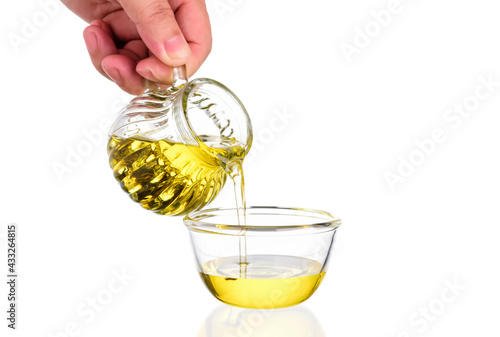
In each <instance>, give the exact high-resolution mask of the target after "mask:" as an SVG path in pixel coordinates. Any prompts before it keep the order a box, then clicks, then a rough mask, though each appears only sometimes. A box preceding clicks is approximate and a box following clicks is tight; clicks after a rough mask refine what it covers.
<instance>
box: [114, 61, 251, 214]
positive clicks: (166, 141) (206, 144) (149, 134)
mask: <svg viewBox="0 0 500 337" xmlns="http://www.w3.org/2000/svg"><path fill="white" fill-rule="evenodd" d="M173 76H174V82H173V85H172V87H170V88H168V89H166V90H161V89H157V90H153V91H147V92H145V93H144V94H142V95H140V96H137V97H135V98H134V99H133V100H132V101H131V102H130V103H129V104H128V105H127V106H126V107H125V108H124V109H123V110H122V111H121V112H120V113H119V114H118V118H117V120H116V121H115V123H114V124H113V126H112V127H111V130H110V132H109V142H108V154H109V163H110V166H111V168H112V169H113V173H114V176H115V178H116V179H117V180H118V182H119V183H120V186H121V187H122V189H123V190H124V191H125V192H127V193H128V194H129V195H130V197H131V198H132V200H134V201H136V202H138V203H139V204H140V205H141V206H142V207H143V208H145V209H148V210H151V211H153V212H156V213H158V214H161V215H182V214H187V213H189V212H191V211H196V210H199V209H201V208H202V207H204V206H205V205H207V204H208V203H210V202H211V201H212V200H213V199H214V198H215V197H216V196H217V194H218V193H219V191H220V190H221V188H222V187H223V186H224V184H225V181H226V179H227V175H228V174H229V172H230V171H231V170H230V166H231V163H233V162H235V161H242V160H243V158H244V156H245V155H246V153H248V151H249V150H250V147H251V144H252V127H251V122H250V118H249V117H248V114H247V112H246V110H245V107H244V106H243V104H242V103H241V101H240V100H239V99H238V98H237V97H236V95H235V94H234V93H233V92H231V91H230V90H229V89H228V88H226V87H225V86H224V85H222V84H221V83H219V82H217V81H214V80H211V79H208V78H199V79H195V80H192V81H189V82H188V80H187V77H186V69H185V67H184V66H182V67H174V68H173Z"/></svg>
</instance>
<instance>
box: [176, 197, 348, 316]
mask: <svg viewBox="0 0 500 337" xmlns="http://www.w3.org/2000/svg"><path fill="white" fill-rule="evenodd" d="M184 223H185V224H186V226H187V227H188V229H189V233H190V237H191V243H192V246H193V250H194V253H195V259H196V266H197V269H198V272H199V274H200V276H201V278H202V280H203V282H204V283H205V284H206V286H207V287H208V289H209V290H210V292H211V293H212V294H213V295H214V296H215V297H216V298H217V299H219V300H220V301H222V302H224V303H226V304H229V305H233V306H237V307H242V308H252V309H276V308H285V307H290V306H293V305H296V304H299V303H301V302H303V301H305V300H306V299H308V298H309V297H310V296H311V295H312V294H313V293H314V292H315V290H316V289H317V288H318V286H319V285H320V283H321V281H322V280H323V278H324V277H325V273H326V271H327V267H328V260H329V256H330V251H331V249H332V245H333V240H334V237H335V232H336V229H337V228H338V227H339V225H340V219H338V218H336V217H334V216H332V215H331V214H329V213H327V212H323V211H317V210H312V209H304V208H283V207H272V206H253V207H247V208H246V224H244V225H239V223H238V214H237V211H236V208H213V209H207V210H202V211H198V212H194V213H191V214H189V215H187V216H186V217H185V218H184Z"/></svg>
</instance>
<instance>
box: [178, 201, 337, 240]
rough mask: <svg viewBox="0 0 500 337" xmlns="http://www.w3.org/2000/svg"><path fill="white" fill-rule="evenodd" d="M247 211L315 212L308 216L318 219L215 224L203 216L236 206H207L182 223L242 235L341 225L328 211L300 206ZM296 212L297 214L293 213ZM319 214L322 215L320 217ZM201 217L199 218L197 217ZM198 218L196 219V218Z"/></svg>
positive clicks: (207, 216) (328, 227) (220, 232)
mask: <svg viewBox="0 0 500 337" xmlns="http://www.w3.org/2000/svg"><path fill="white" fill-rule="evenodd" d="M246 210H247V212H248V211H249V212H250V214H253V215H259V214H261V215H278V216H279V215H286V216H305V215H304V214H305V213H311V214H315V215H316V216H311V217H310V218H317V219H318V221H317V222H315V223H311V224H306V225H304V224H296V225H284V226H279V225H274V226H259V225H246V226H240V225H237V224H236V225H233V224H216V223H211V222H206V221H203V219H205V218H210V217H215V216H217V215H212V216H210V213H214V212H220V211H223V212H224V211H236V207H217V208H209V209H202V210H199V211H195V212H192V213H189V214H188V215H186V216H185V217H184V219H183V220H184V224H185V225H186V226H187V227H188V229H189V230H194V231H202V232H208V233H216V234H227V235H244V234H245V233H247V232H248V231H262V230H264V231H265V230H270V229H279V230H280V232H282V231H286V230H295V229H306V228H312V229H315V230H317V231H318V232H324V231H331V230H335V229H337V228H338V227H339V226H340V225H341V223H342V222H341V220H340V219H339V218H337V217H335V216H333V215H332V214H330V213H329V212H325V211H320V210H316V209H311V208H302V207H282V206H248V207H246ZM259 210H260V211H262V213H256V211H259ZM273 211H287V212H290V214H273ZM299 212H300V213H302V215H301V214H299ZM293 213H297V214H293ZM319 216H323V217H324V218H323V219H321V218H320V217H319ZM199 217H201V218H199ZM197 218H198V219H197Z"/></svg>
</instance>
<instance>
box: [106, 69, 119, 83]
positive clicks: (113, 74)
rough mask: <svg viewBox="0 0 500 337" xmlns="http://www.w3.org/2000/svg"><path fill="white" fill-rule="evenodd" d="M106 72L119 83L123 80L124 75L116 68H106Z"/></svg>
mask: <svg viewBox="0 0 500 337" xmlns="http://www.w3.org/2000/svg"><path fill="white" fill-rule="evenodd" d="M104 71H105V72H106V74H107V75H108V76H109V77H110V78H111V79H112V80H113V82H115V83H119V82H121V80H122V75H121V74H120V72H119V71H118V69H116V68H111V69H104Z"/></svg>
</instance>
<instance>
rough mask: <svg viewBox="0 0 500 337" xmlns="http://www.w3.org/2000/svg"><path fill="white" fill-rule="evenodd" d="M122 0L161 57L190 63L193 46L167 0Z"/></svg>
mask: <svg viewBox="0 0 500 337" xmlns="http://www.w3.org/2000/svg"><path fill="white" fill-rule="evenodd" d="M118 1H119V2H120V4H121V5H122V6H123V9H124V10H125V12H126V13H127V15H128V16H129V18H130V19H131V20H132V21H133V22H134V23H135V24H136V26H137V31H138V32H139V34H140V36H141V38H142V39H143V41H144V43H145V44H146V46H148V48H149V49H150V50H151V52H152V53H153V54H154V55H155V56H156V57H157V58H158V59H159V60H160V61H162V62H163V63H165V64H168V65H170V66H180V65H183V64H186V62H187V61H188V60H189V57H190V56H191V50H190V48H189V45H188V43H187V42H186V39H185V38H184V35H183V34H182V31H181V29H180V28H179V25H178V24H177V21H176V18H175V14H174V11H173V10H172V8H171V7H170V4H169V3H168V1H167V0H141V1H138V0H118Z"/></svg>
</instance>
